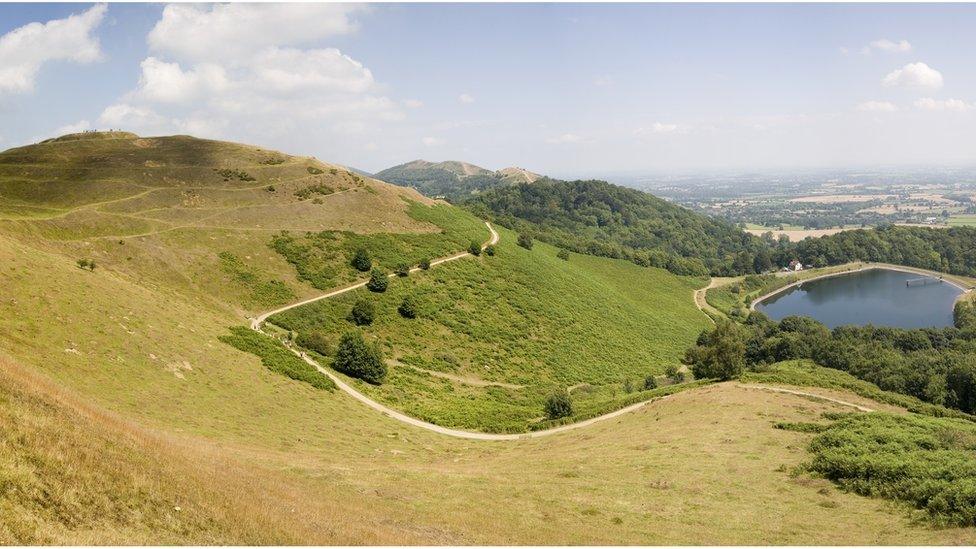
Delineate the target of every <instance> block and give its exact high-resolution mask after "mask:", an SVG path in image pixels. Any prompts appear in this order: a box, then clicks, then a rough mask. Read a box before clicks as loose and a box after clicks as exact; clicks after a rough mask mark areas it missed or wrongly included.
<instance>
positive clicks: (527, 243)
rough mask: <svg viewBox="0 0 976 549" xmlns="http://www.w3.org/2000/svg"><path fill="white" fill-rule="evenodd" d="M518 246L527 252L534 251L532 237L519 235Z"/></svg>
mask: <svg viewBox="0 0 976 549" xmlns="http://www.w3.org/2000/svg"><path fill="white" fill-rule="evenodd" d="M517 242H518V245H519V246H521V247H523V248H525V249H526V250H531V249H532V237H531V236H529V235H527V234H520V235H518V240H517Z"/></svg>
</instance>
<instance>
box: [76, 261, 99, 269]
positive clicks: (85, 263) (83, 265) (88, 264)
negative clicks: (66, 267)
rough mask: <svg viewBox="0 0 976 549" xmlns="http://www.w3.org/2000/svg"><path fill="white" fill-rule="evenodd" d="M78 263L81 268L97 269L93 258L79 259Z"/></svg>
mask: <svg viewBox="0 0 976 549" xmlns="http://www.w3.org/2000/svg"><path fill="white" fill-rule="evenodd" d="M77 263H78V268H79V269H88V270H89V271H94V270H95V262H94V261H93V260H91V259H79V260H78V261H77Z"/></svg>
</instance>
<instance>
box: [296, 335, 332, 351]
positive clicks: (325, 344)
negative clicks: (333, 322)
mask: <svg viewBox="0 0 976 549" xmlns="http://www.w3.org/2000/svg"><path fill="white" fill-rule="evenodd" d="M295 343H297V344H298V345H300V346H302V347H304V348H306V349H308V350H309V351H315V352H316V353H318V354H320V355H322V356H328V355H330V354H331V353H332V345H330V344H329V340H328V338H327V337H326V335H325V333H324V332H320V331H318V330H315V331H312V332H302V333H300V334H298V337H296V338H295Z"/></svg>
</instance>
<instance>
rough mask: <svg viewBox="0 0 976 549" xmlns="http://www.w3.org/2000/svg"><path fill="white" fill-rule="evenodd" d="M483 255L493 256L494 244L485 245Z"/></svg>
mask: <svg viewBox="0 0 976 549" xmlns="http://www.w3.org/2000/svg"><path fill="white" fill-rule="evenodd" d="M485 255H489V256H493V255H495V245H494V244H489V245H487V246H485Z"/></svg>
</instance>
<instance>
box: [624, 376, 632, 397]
mask: <svg viewBox="0 0 976 549" xmlns="http://www.w3.org/2000/svg"><path fill="white" fill-rule="evenodd" d="M624 392H625V393H627V394H628V395H629V394H630V393H633V392H634V384H633V383H632V382H631V381H630V378H627V379H625V380H624Z"/></svg>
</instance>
